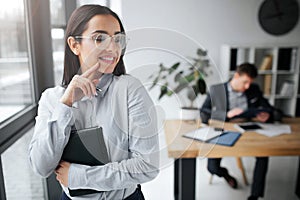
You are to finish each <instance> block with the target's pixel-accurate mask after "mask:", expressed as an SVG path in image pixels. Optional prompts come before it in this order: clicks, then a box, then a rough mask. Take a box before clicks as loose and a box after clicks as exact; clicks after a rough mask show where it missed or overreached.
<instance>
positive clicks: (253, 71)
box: [235, 63, 257, 79]
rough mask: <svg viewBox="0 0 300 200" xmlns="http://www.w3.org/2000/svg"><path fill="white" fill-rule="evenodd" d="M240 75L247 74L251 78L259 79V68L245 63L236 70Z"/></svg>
mask: <svg viewBox="0 0 300 200" xmlns="http://www.w3.org/2000/svg"><path fill="white" fill-rule="evenodd" d="M235 71H236V72H237V73H238V74H239V75H243V74H246V75H247V76H249V77H250V78H253V79H254V78H256V77H257V67H256V66H255V65H253V64H251V63H243V64H240V65H239V66H237V67H236V70H235Z"/></svg>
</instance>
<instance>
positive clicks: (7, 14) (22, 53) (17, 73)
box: [0, 0, 33, 123]
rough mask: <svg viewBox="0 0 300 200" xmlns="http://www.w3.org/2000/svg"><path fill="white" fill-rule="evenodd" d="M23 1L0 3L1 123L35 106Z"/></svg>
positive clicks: (13, 0)
mask: <svg viewBox="0 0 300 200" xmlns="http://www.w3.org/2000/svg"><path fill="white" fill-rule="evenodd" d="M24 8H25V6H24V2H23V0H10V1H9V3H8V2H6V1H1V2H0V24H1V29H0V43H1V46H0V94H1V95H0V113H1V114H0V123H1V122H3V121H5V120H7V119H8V118H10V117H11V116H13V115H14V114H16V113H17V112H19V111H21V110H22V109H24V108H25V107H27V106H28V105H30V104H32V103H33V98H32V97H33V95H32V94H33V88H32V79H31V68H30V62H29V60H30V59H29V50H28V29H27V27H26V23H25V22H26V20H25V19H26V18H25V9H24Z"/></svg>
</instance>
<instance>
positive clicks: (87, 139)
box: [61, 127, 109, 197]
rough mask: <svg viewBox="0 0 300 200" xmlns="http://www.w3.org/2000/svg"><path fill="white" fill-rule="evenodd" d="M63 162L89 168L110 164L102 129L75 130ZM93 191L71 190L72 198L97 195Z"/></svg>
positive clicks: (64, 153)
mask: <svg viewBox="0 0 300 200" xmlns="http://www.w3.org/2000/svg"><path fill="white" fill-rule="evenodd" d="M61 159H62V160H64V161H67V162H70V163H77V164H83V165H89V166H96V165H104V164H106V163H108V162H109V159H108V154H107V149H106V146H105V142H104V138H103V133H102V128H101V127H92V128H87V129H83V130H73V131H72V132H71V135H70V138H69V141H68V144H67V145H66V147H65V149H64V152H63V155H62V158H61ZM97 192H100V191H97V190H91V189H76V190H71V189H69V193H70V195H71V196H72V197H74V196H81V195H86V194H92V193H97Z"/></svg>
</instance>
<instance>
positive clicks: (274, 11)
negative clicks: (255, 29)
mask: <svg viewBox="0 0 300 200" xmlns="http://www.w3.org/2000/svg"><path fill="white" fill-rule="evenodd" d="M258 18H259V23H260V25H261V27H262V28H263V29H264V30H265V31H266V32H268V33H270V34H273V35H283V34H285V33H288V32H289V31H291V30H292V29H293V28H294V27H295V26H296V25H297V22H298V19H299V5H298V2H297V0H265V1H264V2H263V3H262V4H261V6H260V9H259V13H258Z"/></svg>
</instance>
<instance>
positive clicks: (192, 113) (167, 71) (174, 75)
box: [149, 48, 211, 119]
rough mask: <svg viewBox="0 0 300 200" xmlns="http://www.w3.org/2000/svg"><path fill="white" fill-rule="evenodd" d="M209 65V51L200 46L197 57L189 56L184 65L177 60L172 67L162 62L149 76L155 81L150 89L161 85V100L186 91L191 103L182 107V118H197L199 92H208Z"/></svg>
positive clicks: (159, 97)
mask: <svg viewBox="0 0 300 200" xmlns="http://www.w3.org/2000/svg"><path fill="white" fill-rule="evenodd" d="M209 67H210V62H209V59H208V56H207V51H206V50H203V49H200V48H199V49H197V52H196V57H188V58H187V62H186V63H184V64H183V65H182V64H181V63H180V62H176V63H175V64H173V65H172V66H171V67H166V66H165V65H164V64H163V63H161V64H160V65H159V70H158V71H155V72H154V73H153V74H151V75H150V76H149V79H151V80H152V81H153V83H152V85H151V87H150V88H149V90H151V89H153V88H154V87H155V86H159V87H160V94H159V96H158V99H159V100H160V99H161V98H162V97H164V96H172V95H173V94H178V93H180V92H184V91H185V93H186V97H187V98H188V99H189V103H190V104H189V105H186V106H183V107H182V108H181V109H182V115H183V116H182V118H183V119H195V118H197V116H199V108H197V107H194V101H195V99H196V98H197V96H198V95H199V94H205V93H206V83H205V80H204V78H205V77H207V76H208V74H209V73H211V72H210V71H209V70H208V69H209ZM186 115H188V116H186Z"/></svg>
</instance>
